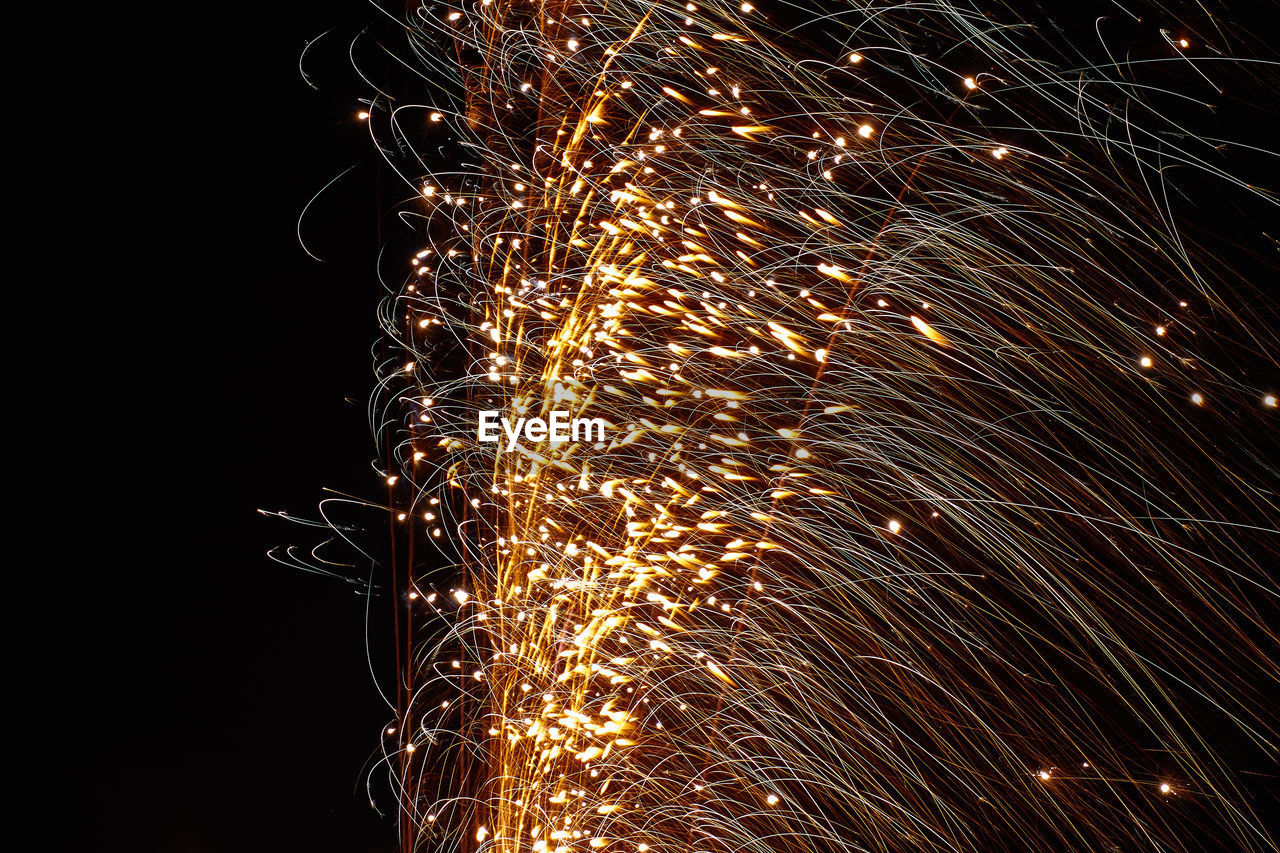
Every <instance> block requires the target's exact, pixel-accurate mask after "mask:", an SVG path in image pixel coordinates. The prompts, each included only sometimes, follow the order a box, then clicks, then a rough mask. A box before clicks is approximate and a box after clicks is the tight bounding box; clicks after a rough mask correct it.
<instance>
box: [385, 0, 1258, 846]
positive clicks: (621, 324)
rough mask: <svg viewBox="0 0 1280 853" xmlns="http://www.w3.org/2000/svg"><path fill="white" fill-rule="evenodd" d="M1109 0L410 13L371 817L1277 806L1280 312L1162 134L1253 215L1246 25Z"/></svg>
mask: <svg viewBox="0 0 1280 853" xmlns="http://www.w3.org/2000/svg"><path fill="white" fill-rule="evenodd" d="M1139 12H1141V13H1142V14H1143V15H1145V17H1143V18H1142V19H1141V20H1139ZM1107 13H1108V15H1110V16H1111V17H1108V18H1104V19H1102V20H1101V21H1099V22H1098V24H1097V26H1096V29H1095V27H1094V26H1093V19H1092V17H1090V18H1089V26H1088V27H1086V28H1083V29H1082V30H1081V33H1069V32H1067V31H1066V30H1064V29H1055V28H1054V23H1053V21H1052V20H1049V19H1045V18H1043V17H1040V18H1037V19H1035V20H1027V19H1025V17H1020V12H1019V10H1017V9H1015V8H1014V7H1011V6H1004V5H999V4H997V5H993V6H989V7H986V8H985V11H984V10H980V9H979V7H977V6H975V5H971V4H968V3H964V2H954V3H949V2H942V3H934V2H928V3H925V2H904V3H893V2H884V3H881V2H839V3H837V2H830V3H823V4H806V3H776V2H760V3H758V4H752V3H741V4H739V3H727V2H722V1H721V0H715V1H714V2H696V3H688V4H685V3H672V2H660V3H650V2H636V1H635V0H621V2H618V0H612V2H607V3H574V2H551V3H525V2H504V0H480V2H477V3H468V4H463V5H456V4H455V5H449V4H428V5H423V6H416V5H411V6H410V7H409V9H408V14H407V15H405V16H403V17H401V18H399V19H395V20H398V21H399V23H397V24H395V26H393V27H391V29H392V31H393V32H394V34H395V37H396V38H398V39H399V44H400V45H401V47H400V48H399V53H400V59H399V60H397V64H395V66H394V67H395V69H397V70H396V71H394V72H389V73H390V74H391V76H394V77H397V78H399V79H401V81H402V82H403V81H404V80H408V81H409V83H408V84H407V87H408V88H410V89H412V86H415V85H416V86H418V87H419V97H420V99H421V100H417V101H415V100H410V99H407V98H405V97H403V96H400V95H394V96H393V95H392V94H388V91H389V90H390V89H391V88H393V87H390V86H388V87H385V88H386V90H385V91H383V93H382V94H379V95H378V97H376V98H373V99H372V100H371V101H370V102H369V106H368V118H367V121H368V122H369V127H370V130H371V133H372V134H373V136H374V138H375V140H376V141H377V142H378V145H379V150H380V151H381V152H382V153H383V155H384V156H385V158H386V162H387V163H388V164H389V165H390V166H391V167H392V168H394V169H395V171H396V174H398V175H399V177H400V178H402V179H403V182H404V185H405V186H406V187H408V194H409V195H411V196H412V197H411V198H409V199H407V200H406V201H405V202H404V204H403V205H402V208H401V209H402V218H404V219H405V221H406V222H408V223H409V224H410V225H411V226H412V236H411V239H412V240H414V241H416V243H415V245H414V248H413V250H412V251H411V252H410V253H409V258H408V260H409V263H408V265H407V266H408V268H409V274H408V276H407V278H406V279H405V281H404V284H403V286H401V287H398V288H396V289H394V292H392V293H391V294H390V295H389V297H388V299H387V301H386V305H385V310H384V313H383V320H384V325H385V329H386V332H387V335H388V336H389V338H390V339H392V340H394V341H395V342H397V346H399V347H400V349H399V350H397V351H396V352H395V353H394V354H393V355H390V356H388V359H387V362H386V364H385V365H384V371H383V382H382V384H381V396H380V398H379V400H378V401H377V402H378V410H379V411H380V412H382V413H383V416H384V421H383V423H382V426H381V428H380V432H379V436H380V438H381V440H382V441H383V442H384V443H385V446H386V449H387V477H388V483H389V487H390V488H389V495H390V496H389V503H388V505H387V506H388V508H389V509H390V511H391V514H392V519H393V528H394V530H395V533H394V541H395V542H396V543H397V545H396V555H395V560H394V562H395V566H396V581H395V582H396V584H397V585H398V587H399V589H400V590H401V591H402V592H403V593H405V595H406V598H405V608H404V610H403V613H402V614H401V621H400V623H399V624H398V637H399V638H400V640H399V644H400V648H401V651H402V660H401V666H400V670H401V674H402V678H401V680H400V683H399V684H398V685H397V687H398V692H397V698H396V704H397V708H396V715H397V716H396V720H395V721H394V723H393V724H392V725H390V726H389V727H388V737H387V740H386V747H387V764H388V766H389V768H390V771H391V775H392V778H393V780H394V784H395V786H396V788H397V791H398V794H399V809H400V814H401V818H400V827H401V835H402V839H403V846H404V849H405V850H406V851H409V850H423V851H426V850H431V851H436V850H459V851H461V850H486V851H494V853H498V851H502V853H515V851H546V853H553V851H554V853H568V851H589V850H602V851H652V853H676V851H701V853H740V851H828V850H829V851H837V850H840V851H844V850H867V851H906V850H918V851H970V850H984V851H985V850H991V851H1001V850H1012V849H1018V850H1036V851H1041V850H1043V851H1053V850H1081V851H1084V850H1088V851H1101V850H1162V851H1164V850H1168V851H1174V850H1200V849H1206V843H1220V844H1221V845H1223V846H1222V848H1221V849H1232V850H1251V851H1253V850H1275V849H1277V846H1276V841H1275V839H1274V837H1273V836H1272V835H1271V834H1270V833H1271V831H1270V829H1269V828H1268V826H1267V825H1266V823H1265V821H1264V820H1263V818H1262V817H1260V815H1261V814H1263V813H1264V812H1265V807H1264V806H1262V805H1258V804H1256V803H1255V802H1254V801H1253V795H1252V794H1251V793H1250V790H1249V784H1250V782H1249V778H1247V776H1248V774H1251V773H1264V774H1265V773H1274V772H1275V770H1276V746H1277V741H1276V730H1277V718H1276V711H1275V707H1276V706H1275V702H1274V696H1275V695H1276V689H1277V676H1278V675H1280V673H1278V672H1277V661H1278V660H1280V657H1277V643H1276V634H1275V631H1274V624H1275V623H1274V621H1273V620H1274V616H1275V612H1276V585H1275V582H1274V578H1272V577H1270V576H1269V575H1268V569H1269V568H1271V569H1273V566H1274V560H1273V558H1274V554H1275V553H1276V543H1277V539H1276V532H1277V531H1276V519H1277V507H1276V491H1275V488H1276V469H1275V467H1274V460H1275V449H1276V447H1275V445H1276V442H1275V435H1274V425H1275V420H1274V418H1275V409H1276V399H1275V396H1274V395H1275V393H1276V388H1275V387H1269V386H1266V385H1264V384H1261V383H1262V382H1263V380H1262V379H1260V378H1259V377H1266V376H1272V377H1274V376H1275V372H1274V371H1275V367H1276V365H1275V361H1274V353H1275V352H1277V351H1278V350H1277V348H1276V340H1275V336H1274V331H1273V329H1272V328H1271V326H1270V321H1269V318H1268V316H1267V314H1266V313H1265V311H1264V310H1263V309H1260V308H1259V307H1258V305H1259V304H1262V303H1259V302H1257V301H1256V300H1254V301H1253V302H1251V301H1250V299H1249V298H1248V297H1246V296H1244V295H1243V294H1244V293H1245V292H1246V288H1245V287H1244V286H1243V285H1241V284H1240V282H1239V281H1238V276H1237V274H1235V273H1233V272H1232V271H1231V269H1230V268H1229V267H1228V266H1226V265H1225V264H1224V263H1222V262H1220V261H1219V260H1218V259H1217V258H1216V257H1215V255H1214V253H1213V251H1212V250H1211V247H1212V243H1211V241H1209V240H1208V239H1207V238H1206V234H1207V232H1197V231H1196V230H1195V229H1194V228H1192V227H1190V226H1189V224H1188V222H1187V215H1186V209H1185V207H1184V206H1181V203H1180V202H1179V201H1178V200H1177V198H1176V193H1177V190H1176V188H1175V187H1176V183H1175V178H1174V175H1175V174H1182V173H1186V174H1193V175H1196V176H1198V178H1197V179H1198V180H1203V181H1206V182H1209V183H1211V184H1212V185H1214V186H1218V187H1223V188H1225V189H1226V190H1227V191H1229V192H1231V193H1234V194H1235V197H1238V198H1240V199H1243V201H1242V202H1241V203H1242V204H1248V205H1253V206H1255V207H1256V208H1257V209H1258V210H1261V211H1265V212H1266V213H1267V215H1273V214H1274V207H1273V197H1272V196H1271V195H1270V194H1268V193H1267V192H1265V191H1263V190H1260V189H1257V188H1256V187H1254V186H1253V185H1251V184H1249V183H1247V182H1246V181H1245V180H1243V179H1241V178H1237V177H1234V176H1233V175H1232V173H1231V172H1230V171H1229V170H1228V169H1227V168H1226V167H1225V166H1224V165H1223V161H1222V158H1221V157H1220V156H1219V154H1220V149H1221V146H1222V144H1223V140H1220V139H1217V138H1212V137H1209V136H1206V135H1205V134H1204V133H1203V132H1201V131H1200V130H1198V127H1199V126H1200V125H1203V124H1204V122H1205V119H1204V116H1206V115H1209V113H1208V110H1207V105H1209V104H1216V103H1217V102H1218V101H1219V100H1221V99H1222V97H1223V91H1222V87H1224V86H1226V85H1228V84H1229V83H1233V82H1236V81H1239V80H1240V79H1256V77H1257V75H1263V76H1265V75H1267V74H1272V73H1273V69H1272V65H1271V63H1270V62H1269V61H1262V60H1258V59H1257V58H1256V57H1257V47H1256V45H1255V46H1251V42H1249V41H1248V40H1247V39H1244V38H1242V37H1240V36H1239V35H1235V34H1231V33H1229V32H1228V31H1227V30H1226V29H1225V28H1224V27H1223V26H1221V25H1219V24H1218V23H1217V22H1216V21H1214V20H1211V19H1210V18H1208V17H1206V16H1205V14H1204V13H1203V12H1200V11H1197V10H1195V9H1191V10H1190V11H1187V10H1180V9H1176V8H1172V7H1160V6H1154V5H1151V6H1144V7H1142V8H1141V9H1139V8H1138V6H1136V5H1135V6H1134V7H1133V9H1132V14H1130V13H1129V12H1126V11H1125V10H1123V9H1120V8H1119V7H1108V12H1107ZM1021 14H1023V15H1025V14H1026V13H1025V11H1023V12H1022V13H1021ZM1036 14H1040V13H1036ZM388 18H389V19H393V18H392V16H391V15H390V14H389V15H388ZM1077 36H1079V37H1080V38H1081V39H1083V41H1081V42H1080V43H1079V44H1076V43H1073V42H1072V41H1071V39H1072V38H1075V37H1077ZM386 43H387V44H390V39H387V40H386ZM403 45H407V48H405V47H403ZM1251 50H1253V51H1254V53H1250V52H1249V51H1251ZM1270 79H1274V77H1272V78H1270ZM1175 83H1176V85H1174V84H1175ZM1197 122H1199V125H1197ZM1270 162H1272V163H1274V161H1270ZM1206 247H1209V248H1206ZM397 275H399V273H398V274H397ZM1242 363H1243V364H1247V365H1249V366H1251V368H1252V369H1251V371H1250V372H1248V373H1247V374H1246V373H1243V372H1242V371H1241V369H1239V366H1240V365H1241V364H1242ZM481 410H499V411H502V412H504V413H507V414H510V415H511V416H512V417H513V418H514V417H534V416H538V417H543V418H549V417H550V413H551V412H552V411H553V410H562V411H567V412H569V413H570V414H571V416H572V417H582V418H602V419H604V420H605V421H606V422H607V431H606V437H605V440H604V441H603V442H594V443H587V442H583V441H578V442H567V443H562V444H554V445H553V444H552V443H551V442H550V441H541V442H538V441H524V442H523V443H522V444H521V445H520V446H519V447H517V448H516V449H515V450H513V451H512V452H503V451H504V450H505V443H503V444H501V445H494V444H482V443H480V442H478V441H477V440H476V423H477V418H478V412H479V411H481ZM426 542H429V543H431V544H432V545H434V546H437V547H438V548H439V549H440V550H441V551H443V552H444V553H446V554H448V555H450V557H451V559H452V560H453V561H454V563H455V565H454V568H453V569H452V570H451V571H449V572H445V573H441V572H440V571H439V570H438V569H429V568H427V567H428V565H429V564H431V560H432V559H435V558H430V557H424V556H423V552H424V550H426V547H425V544H424V543H426ZM1268 697H1270V698H1268ZM1205 839H1210V840H1211V841H1210V842H1206V841H1205Z"/></svg>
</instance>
